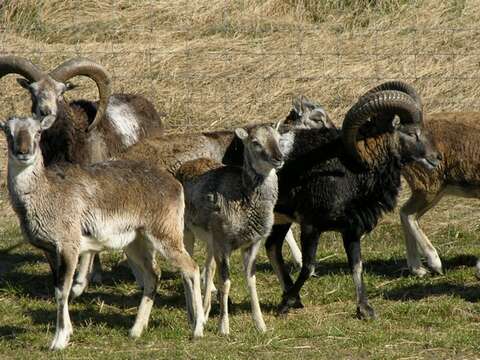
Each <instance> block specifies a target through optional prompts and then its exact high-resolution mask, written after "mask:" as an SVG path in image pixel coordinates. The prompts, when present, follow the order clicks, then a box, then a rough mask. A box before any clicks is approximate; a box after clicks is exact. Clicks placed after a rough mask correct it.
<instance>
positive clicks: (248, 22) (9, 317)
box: [0, 0, 480, 359]
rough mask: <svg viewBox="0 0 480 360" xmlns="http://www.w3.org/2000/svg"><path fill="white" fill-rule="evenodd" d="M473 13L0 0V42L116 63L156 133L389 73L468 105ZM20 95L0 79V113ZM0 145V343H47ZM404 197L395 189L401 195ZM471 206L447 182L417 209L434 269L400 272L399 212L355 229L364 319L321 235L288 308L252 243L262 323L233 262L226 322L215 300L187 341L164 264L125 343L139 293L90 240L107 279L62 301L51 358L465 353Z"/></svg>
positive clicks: (1, 46) (346, 90) (84, 84)
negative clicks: (145, 313) (67, 344)
mask: <svg viewBox="0 0 480 360" xmlns="http://www.w3.org/2000/svg"><path fill="white" fill-rule="evenodd" d="M479 19H480V0H445V1H437V0H415V1H409V0H383V1H382V0H324V1H316V0H194V1H192V0H177V1H166V0H158V1H154V0H104V1H99V0H69V1H61V0H3V1H2V0H0V55H7V54H15V55H20V56H25V57H27V58H29V59H31V60H32V61H33V62H34V63H36V64H38V65H40V66H42V67H43V68H44V69H50V68H52V67H54V66H56V65H57V64H59V63H60V62H62V61H64V60H67V59H70V58H72V57H75V56H84V57H88V58H91V59H93V60H96V61H98V62H100V63H102V64H103V65H105V66H106V67H107V68H108V70H109V71H110V72H111V73H112V74H113V78H114V82H113V87H114V90H115V91H116V92H140V93H143V94H145V95H147V96H148V97H149V98H150V99H152V100H153V101H154V103H155V104H156V105H157V107H158V109H159V110H162V111H164V112H165V113H167V114H168V117H167V121H168V124H169V126H170V128H171V130H170V131H171V132H182V131H194V130H206V129H220V128H232V127H233V126H235V125H240V124H245V123H247V122H251V121H263V120H276V119H280V118H282V117H284V116H285V114H287V113H288V111H289V109H290V106H291V100H292V98H293V97H295V96H297V95H299V94H304V95H306V96H308V97H311V98H313V99H316V100H317V101H319V102H320V103H321V104H323V105H324V107H325V108H326V109H327V111H329V113H330V114H331V116H332V118H333V119H335V121H336V123H338V124H340V123H341V122H342V118H343V116H344V114H345V112H346V110H347V109H348V108H349V106H350V105H351V104H352V103H354V102H355V100H356V99H357V97H358V96H359V95H361V94H362V93H363V92H364V91H366V90H367V89H369V88H370V87H372V86H374V85H376V84H378V83H380V82H382V81H385V80H390V79H402V80H406V81H408V82H410V83H412V84H413V85H414V86H415V87H416V88H417V89H418V91H419V93H420V94H421V96H422V98H423V102H424V108H425V111H426V112H427V113H433V112H438V111H462V110H468V111H480V26H479V24H478V20H479ZM76 82H77V83H79V84H80V85H81V86H80V87H79V88H78V89H76V90H74V91H72V92H71V93H69V95H68V97H69V98H70V99H74V98H82V97H86V98H89V99H94V98H95V97H96V90H95V86H94V85H93V83H92V82H90V81H88V80H85V79H77V80H76ZM29 105H30V99H29V96H28V95H27V94H26V93H25V91H24V90H23V89H21V88H20V87H19V86H18V85H17V84H16V82H15V76H8V77H5V78H3V79H2V80H1V81H0V118H2V117H5V116H7V115H10V114H22V113H28V112H29ZM459 141H462V139H459ZM0 148H1V149H0V165H1V168H0V169H1V170H2V173H1V175H0V225H1V228H0V240H1V241H0V319H1V321H0V358H32V357H35V358H39V359H40V358H51V357H50V354H48V353H47V352H46V347H45V345H46V344H47V341H48V339H50V337H51V336H52V331H53V330H52V326H53V324H54V318H55V316H54V301H53V290H52V289H51V282H50V278H49V276H48V268H47V266H46V264H45V263H44V261H43V258H42V256H41V253H40V252H38V251H35V250H33V249H32V248H31V247H26V246H25V247H23V248H21V249H15V250H13V251H10V250H9V249H8V247H9V246H10V245H13V244H15V243H17V242H18V241H19V239H20V238H21V235H20V233H19V230H18V227H17V226H16V225H15V219H14V217H13V215H12V212H11V210H10V208H9V205H8V201H7V198H6V189H5V164H6V159H5V155H6V149H5V143H4V139H3V136H0ZM407 196H408V189H405V190H404V192H403V193H402V196H401V202H403V201H404V200H405V199H406V198H407ZM478 205H479V203H478V201H477V200H471V199H470V200H466V199H459V198H448V199H444V200H442V202H440V204H439V205H438V206H437V207H436V208H435V209H434V210H433V211H431V212H429V213H428V214H427V215H426V216H425V217H424V218H423V219H422V226H423V228H424V230H425V232H426V233H427V234H428V235H429V236H430V238H431V239H432V242H433V243H434V244H437V245H438V250H439V252H440V254H441V256H442V257H443V258H444V259H445V266H446V268H447V275H446V276H439V277H426V278H424V279H415V278H411V277H407V276H402V275H405V273H406V272H405V268H404V267H405V261H404V248H403V244H402V242H403V240H402V237H403V235H402V233H401V230H400V227H399V220H398V214H396V213H394V214H389V215H387V216H386V217H385V218H384V220H383V221H382V223H381V224H380V225H379V226H378V227H377V229H376V230H375V231H373V232H372V234H371V235H369V236H367V238H366V239H365V240H364V245H363V249H364V255H365V258H366V262H365V264H366V266H365V268H366V270H367V271H366V273H367V275H366V279H367V283H368V287H369V292H370V294H371V297H372V302H373V304H374V305H375V306H376V307H377V309H378V310H379V313H380V314H381V315H380V319H379V320H378V321H376V322H361V321H358V320H356V319H354V317H353V313H354V295H353V285H352V282H351V278H350V276H349V274H348V270H347V268H346V265H345V263H346V259H345V256H344V252H343V249H342V246H341V241H338V235H334V234H328V235H327V236H325V237H324V239H325V240H327V241H323V242H322V244H321V246H320V248H319V254H318V258H319V259H320V266H319V268H320V270H317V271H318V272H319V274H320V275H321V277H320V278H319V279H313V280H311V281H310V282H309V283H308V284H307V285H306V287H305V289H304V291H303V294H304V298H305V303H306V305H307V308H306V309H305V310H304V311H299V312H298V313H294V314H293V315H291V316H290V317H289V319H288V320H287V319H279V318H276V317H275V316H274V309H275V305H276V304H278V302H279V300H280V290H279V286H278V282H277V280H276V278H275V275H274V274H273V272H272V271H271V269H270V267H269V266H268V265H267V260H266V257H265V255H264V254H263V253H262V255H261V257H260V259H259V263H260V266H259V272H258V283H259V285H258V288H259V295H260V298H261V302H262V306H264V313H265V316H266V322H267V326H268V327H269V331H268V332H267V334H265V335H258V334H256V333H255V332H254V331H253V327H252V326H251V324H250V317H249V312H248V309H249V305H248V300H247V299H248V298H247V297H246V292H245V291H243V290H242V287H241V285H242V284H241V274H240V272H239V271H236V272H233V278H234V282H233V287H232V289H233V293H232V297H233V299H234V302H236V303H237V307H236V308H235V310H234V311H233V315H232V320H231V321H232V328H233V330H232V333H233V335H232V336H231V337H230V338H228V339H224V338H221V337H219V336H216V335H215V334H216V326H215V322H216V317H218V311H217V312H215V310H214V314H213V316H214V318H215V319H214V320H212V321H211V322H210V323H209V326H208V327H207V337H206V339H205V340H203V341H200V342H191V341H189V340H188V331H187V328H186V320H185V313H184V305H183V303H182V301H183V300H182V298H181V290H180V289H181V285H180V284H181V283H180V281H179V280H178V278H177V277H175V276H174V275H172V273H170V272H168V271H167V272H166V273H165V274H166V275H165V276H164V279H165V280H164V281H163V282H162V285H161V291H159V297H158V298H159V299H158V298H157V301H156V306H155V307H154V313H153V316H152V323H151V329H150V330H149V331H148V332H147V333H146V335H145V337H143V338H142V339H139V340H138V341H133V340H130V339H128V338H127V336H126V333H127V329H128V326H129V325H130V323H131V320H132V318H133V316H134V314H135V313H136V310H135V307H136V306H137V304H138V302H137V300H138V299H139V296H138V291H137V290H136V287H135V285H134V284H132V281H131V277H130V275H129V274H128V272H127V271H126V270H125V269H123V270H122V269H121V268H119V267H118V266H116V264H117V263H118V262H119V261H120V260H121V255H118V254H114V255H112V256H109V257H107V256H105V257H104V261H105V266H106V269H107V273H106V276H105V279H106V280H105V281H104V284H103V285H102V286H98V287H92V289H91V290H89V291H88V293H87V294H86V295H85V296H84V297H82V298H81V299H79V300H77V301H75V302H74V304H73V305H72V319H73V322H74V326H75V331H76V333H75V334H74V335H73V337H74V340H73V344H72V349H71V350H68V351H67V352H66V353H65V354H66V355H63V356H58V357H59V358H64V357H65V358H82V359H85V358H96V357H104V358H112V357H114V358H120V359H121V358H125V359H127V358H128V359H130V358H145V356H146V357H147V358H153V357H155V358H157V357H166V358H189V359H190V358H221V359H225V358H231V359H239V358H259V357H263V358H275V359H280V358H314V359H318V358H330V359H331V358H333V357H337V358H369V359H370V358H378V359H392V358H408V359H417V358H418V359H420V358H422V359H423V358H432V359H439V358H475V357H478V354H479V351H480V347H479V345H478V334H479V324H480V317H479V315H478V314H479V313H480V307H479V299H480V292H479V290H478V289H479V286H478V282H477V281H476V280H475V278H474V276H473V270H472V268H471V267H472V265H474V262H475V258H474V256H479V255H480V249H479V247H478V244H480V243H479V242H478V239H477V235H476V233H477V230H478V227H479V224H478V218H479V215H480V211H479V210H478V209H479V206H478ZM331 239H337V241H328V240H331ZM235 261H236V265H235V266H236V267H237V270H238V269H240V267H239V261H238V259H236V260H235ZM239 282H240V284H239ZM238 289H240V290H238ZM242 299H243V300H242ZM242 301H243V302H242ZM239 302H240V304H239ZM56 357H57V356H55V358H56Z"/></svg>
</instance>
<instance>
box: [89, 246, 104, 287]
mask: <svg viewBox="0 0 480 360" xmlns="http://www.w3.org/2000/svg"><path fill="white" fill-rule="evenodd" d="M102 273H103V269H102V263H101V262H100V253H94V254H93V268H92V275H91V277H90V279H91V280H90V281H91V282H92V284H101V283H102Z"/></svg>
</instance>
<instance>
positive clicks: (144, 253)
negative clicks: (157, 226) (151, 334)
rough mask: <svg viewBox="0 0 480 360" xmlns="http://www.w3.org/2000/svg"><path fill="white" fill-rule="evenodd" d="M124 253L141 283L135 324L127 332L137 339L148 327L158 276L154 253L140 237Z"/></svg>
mask: <svg viewBox="0 0 480 360" xmlns="http://www.w3.org/2000/svg"><path fill="white" fill-rule="evenodd" d="M124 251H125V255H127V259H128V262H129V263H131V264H134V266H135V268H136V269H137V271H138V272H139V273H138V276H139V277H141V278H142V283H143V295H142V300H141V301H140V305H139V307H138V312H137V317H136V318H135V323H134V324H133V327H132V328H131V329H130V331H129V335H130V336H131V337H133V338H138V337H140V336H141V335H142V332H143V330H145V329H146V328H147V326H148V320H149V318H150V313H151V311H152V306H153V302H154V300H155V294H156V291H157V283H158V275H157V273H156V269H155V251H154V250H153V248H152V246H151V245H150V244H148V243H146V242H145V240H144V239H143V238H142V237H141V236H138V237H137V238H136V239H135V241H133V242H132V243H130V244H129V245H128V246H127V247H126V248H125V249H124Z"/></svg>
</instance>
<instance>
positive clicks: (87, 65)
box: [0, 56, 111, 131]
mask: <svg viewBox="0 0 480 360" xmlns="http://www.w3.org/2000/svg"><path fill="white" fill-rule="evenodd" d="M10 73H16V74H19V75H22V76H23V77H24V78H23V79H18V83H19V84H20V85H21V86H22V87H23V88H25V89H27V90H28V91H29V92H30V95H31V97H32V113H34V114H36V115H37V116H47V115H54V116H57V115H58V109H59V106H60V103H61V102H63V101H64V98H63V95H64V93H65V92H66V91H68V90H71V89H73V88H74V87H75V86H74V85H72V84H71V83H69V82H68V80H69V79H71V78H73V77H75V76H79V75H84V76H87V77H89V78H91V79H92V80H94V81H95V83H96V84H97V88H98V92H99V98H100V100H99V106H98V110H97V114H96V116H95V119H94V120H93V122H92V123H91V124H90V125H89V127H88V130H89V131H90V130H92V129H93V128H95V127H96V126H97V125H98V123H99V121H100V120H101V119H102V118H103V117H104V114H105V111H106V108H107V105H108V99H109V97H110V95H111V89H110V76H109V74H108V72H107V71H106V70H105V69H104V68H103V67H102V66H101V65H99V64H96V63H94V62H92V61H90V60H87V59H83V58H77V59H72V60H68V61H66V62H64V63H63V64H61V65H60V66H58V67H57V68H55V69H54V70H53V71H51V72H50V73H45V72H43V71H42V70H40V69H39V68H38V67H36V66H35V65H33V64H32V63H31V62H30V61H28V60H25V59H22V58H19V57H16V56H6V57H1V58H0V78H1V77H2V76H4V75H7V74H10Z"/></svg>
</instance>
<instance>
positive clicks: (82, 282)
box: [72, 252, 95, 299]
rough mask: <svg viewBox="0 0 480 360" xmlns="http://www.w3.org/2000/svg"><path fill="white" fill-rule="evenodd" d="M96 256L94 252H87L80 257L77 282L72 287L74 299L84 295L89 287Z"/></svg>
mask: <svg viewBox="0 0 480 360" xmlns="http://www.w3.org/2000/svg"><path fill="white" fill-rule="evenodd" d="M94 255H95V253H94V252H86V253H84V254H82V255H80V261H79V263H78V272H77V276H75V281H74V283H73V286H72V299H75V298H76V297H79V296H80V295H82V294H83V292H84V291H85V289H86V287H87V286H88V282H89V280H90V278H91V275H92V266H93V259H94Z"/></svg>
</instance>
